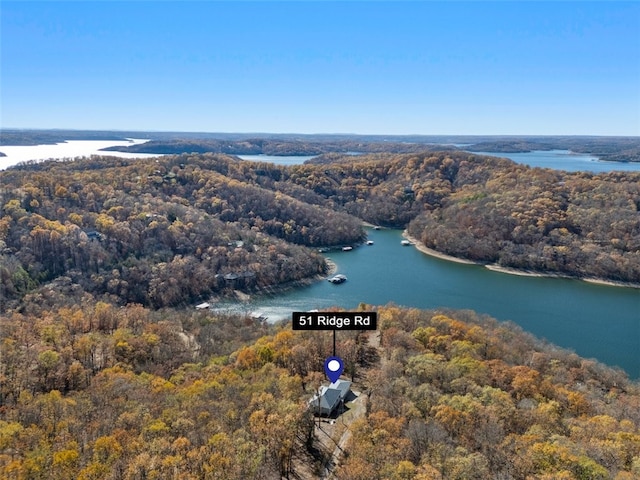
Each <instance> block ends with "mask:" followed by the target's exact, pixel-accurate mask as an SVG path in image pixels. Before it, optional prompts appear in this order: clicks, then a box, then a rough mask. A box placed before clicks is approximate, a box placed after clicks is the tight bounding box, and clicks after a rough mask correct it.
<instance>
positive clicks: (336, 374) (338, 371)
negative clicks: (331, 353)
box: [324, 357, 344, 383]
mask: <svg viewBox="0 0 640 480" xmlns="http://www.w3.org/2000/svg"><path fill="white" fill-rule="evenodd" d="M343 370H344V362H343V361H342V359H341V358H340V357H329V358H327V359H326V360H325V362H324V372H325V373H326V374H327V377H329V380H331V383H335V382H336V381H337V380H338V379H339V378H340V375H342V371H343Z"/></svg>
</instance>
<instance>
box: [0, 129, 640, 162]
mask: <svg viewBox="0 0 640 480" xmlns="http://www.w3.org/2000/svg"><path fill="white" fill-rule="evenodd" d="M130 138H148V139H150V141H149V142H147V143H144V144H140V145H131V146H128V147H127V146H124V147H122V146H119V147H109V148H107V149H106V151H122V152H130V153H157V154H180V153H206V152H213V153H226V154H230V155H261V154H262V155H283V156H284V155H321V154H325V153H349V152H357V153H416V152H424V151H436V150H438V151H447V150H456V149H464V150H466V151H471V152H494V153H517V152H530V151H533V150H570V151H572V152H575V153H583V154H589V155H594V156H597V157H598V158H599V159H600V160H606V161H617V162H637V161H640V138H639V137H603V136H549V135H545V136H536V135H519V136H512V135H357V134H295V133H281V134H276V133H220V132H211V133H208V132H146V131H118V130H104V131H102V130H101V131H97V130H96V131H93V130H56V129H53V130H35V129H34V130H30V129H3V130H0V145H41V144H54V143H59V142H64V141H68V140H116V141H121V140H127V139H130Z"/></svg>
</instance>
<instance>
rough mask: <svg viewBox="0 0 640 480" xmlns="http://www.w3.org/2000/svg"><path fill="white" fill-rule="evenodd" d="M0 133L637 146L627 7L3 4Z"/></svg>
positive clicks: (633, 25) (635, 32)
mask: <svg viewBox="0 0 640 480" xmlns="http://www.w3.org/2000/svg"><path fill="white" fill-rule="evenodd" d="M0 9H1V12H0V14H1V22H2V23H1V41H2V42H1V52H0V53H1V57H0V67H1V70H0V79H1V85H0V87H1V91H0V95H1V97H0V101H1V119H0V125H1V126H2V127H5V128H11V127H13V128H74V129H119V130H158V131H166V130H170V131H207V132H273V133H284V132H287V133H361V134H496V135H499V134H514V135H519V134H532V135H536V134H540V135H542V134H544V135H546V134H552V135H553V134H555V135H564V134H571V135H573V134H580V135H640V3H639V2H617V1H610V2H576V1H573V2H553V1H546V2H516V1H511V2H484V1H476V2H455V1H454V2H436V1H414V2H362V1H353V2H326V1H325V2H267V1H262V2H244V1H241V2H214V1H196V2H171V1H134V2H116V1H113V2H110V1H100V2H85V1H83V2H79V1H75V2H57V1H46V2H31V1H21V2H12V1H5V0H3V1H2V2H1V3H0Z"/></svg>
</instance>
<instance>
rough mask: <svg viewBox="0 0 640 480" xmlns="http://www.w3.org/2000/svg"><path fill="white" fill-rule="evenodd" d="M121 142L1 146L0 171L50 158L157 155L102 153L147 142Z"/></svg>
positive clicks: (149, 155)
mask: <svg viewBox="0 0 640 480" xmlns="http://www.w3.org/2000/svg"><path fill="white" fill-rule="evenodd" d="M130 140H131V141H127V140H122V141H117V140H69V141H67V142H63V143H56V144H54V145H17V146H16V145H1V146H0V152H2V153H4V154H5V155H6V157H0V170H4V169H5V168H9V167H10V166H12V165H17V164H18V163H22V162H28V161H30V160H49V159H51V158H77V157H90V156H91V155H105V156H110V157H120V158H149V157H157V156H158V155H155V154H149V153H126V152H102V151H100V149H101V148H107V147H115V146H129V145H136V144H139V143H145V142H148V140H143V139H130Z"/></svg>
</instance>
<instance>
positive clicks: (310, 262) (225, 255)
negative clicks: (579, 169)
mask: <svg viewBox="0 0 640 480" xmlns="http://www.w3.org/2000/svg"><path fill="white" fill-rule="evenodd" d="M0 179H1V181H2V185H3V188H2V191H1V192H0V203H1V205H2V207H1V208H2V211H1V215H2V216H1V217H0V247H1V249H0V285H1V288H2V293H3V298H4V300H5V301H4V303H3V308H8V307H10V306H15V305H16V304H15V302H16V301H19V300H20V299H21V298H23V297H24V295H25V294H27V293H30V292H34V291H35V289H37V288H38V287H39V286H43V285H45V284H46V283H47V282H50V281H52V280H55V279H60V278H62V277H64V278H66V279H69V281H70V282H71V283H72V284H74V285H79V286H80V288H82V289H84V290H86V291H88V292H91V293H96V294H101V295H107V296H108V295H111V296H114V298H117V299H118V301H120V302H122V303H123V304H126V303H130V302H136V303H141V304H143V305H148V306H152V307H162V306H169V305H180V304H188V303H192V302H193V301H196V300H198V299H203V298H207V297H209V296H211V295H226V294H229V293H230V292H232V291H234V290H243V291H259V290H264V289H265V288H268V287H273V286H278V285H281V284H283V283H286V282H292V281H300V280H304V279H308V278H311V277H313V276H314V275H318V274H322V273H324V272H326V265H325V262H324V260H323V258H322V257H320V256H318V255H317V254H316V253H314V252H313V251H312V250H310V249H309V248H307V247H321V246H322V247H323V246H340V245H350V244H355V243H358V242H361V241H362V240H363V239H364V231H363V229H362V227H361V222H362V220H364V221H367V222H371V223H373V224H378V225H384V226H388V227H396V228H408V230H409V232H410V233H411V234H412V235H413V236H414V237H416V238H418V239H420V240H421V241H422V242H423V243H424V244H425V245H426V246H428V247H431V248H433V249H435V250H437V251H440V252H443V253H446V254H450V255H454V256H458V257H463V258H467V259H470V260H474V261H479V262H484V263H497V264H498V265H500V266H503V267H511V268H516V269H521V270H530V271H536V272H541V273H553V274H562V275H569V276H574V277H580V278H585V277H594V278H600V279H605V280H613V281H619V282H627V283H640V215H638V212H639V210H640V174H637V173H615V172H612V173H608V174H600V175H594V174H590V173H566V172H561V171H555V170H544V169H532V168H529V167H526V166H522V165H516V164H514V163H513V162H511V161H508V160H504V159H496V158H491V157H484V156H480V155H473V154H469V153H463V152H440V153H433V152H424V153H421V154H403V155H399V154H398V155H396V154H374V155H364V156H352V155H347V156H340V155H338V154H333V155H329V156H326V157H324V159H323V162H322V163H319V164H317V163H314V164H307V165H295V166H290V167H285V166H278V165H273V164H269V163H259V162H248V161H240V160H238V159H237V158H235V157H230V156H225V155H220V154H192V155H187V154H183V155H177V156H167V157H162V158H157V159H146V160H135V161H132V160H123V159H113V158H109V157H105V158H99V157H95V158H92V159H86V160H79V161H72V162H47V163H44V164H35V165H27V166H22V167H16V168H13V169H10V170H7V171H4V172H0ZM7 302H8V303H7Z"/></svg>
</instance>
